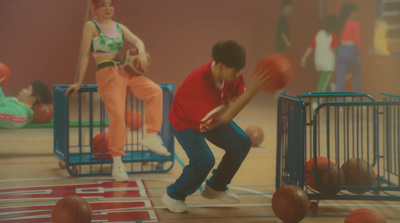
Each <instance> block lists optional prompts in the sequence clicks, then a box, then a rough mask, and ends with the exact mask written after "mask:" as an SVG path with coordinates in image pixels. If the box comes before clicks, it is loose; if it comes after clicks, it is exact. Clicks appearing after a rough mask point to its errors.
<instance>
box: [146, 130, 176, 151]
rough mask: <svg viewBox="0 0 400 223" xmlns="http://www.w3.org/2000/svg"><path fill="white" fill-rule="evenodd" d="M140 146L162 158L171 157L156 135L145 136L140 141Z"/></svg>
mask: <svg viewBox="0 0 400 223" xmlns="http://www.w3.org/2000/svg"><path fill="white" fill-rule="evenodd" d="M142 145H143V146H145V147H147V148H148V149H150V150H151V151H153V152H155V153H157V154H160V155H163V156H169V155H171V153H170V152H168V150H167V148H165V147H164V143H163V141H162V139H161V137H160V136H159V135H157V134H148V135H146V136H145V137H144V138H143V140H142Z"/></svg>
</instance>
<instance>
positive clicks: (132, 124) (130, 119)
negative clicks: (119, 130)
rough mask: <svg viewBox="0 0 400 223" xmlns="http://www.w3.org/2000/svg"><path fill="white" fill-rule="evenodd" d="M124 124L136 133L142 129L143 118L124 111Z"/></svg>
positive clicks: (135, 113) (134, 113)
mask: <svg viewBox="0 0 400 223" xmlns="http://www.w3.org/2000/svg"><path fill="white" fill-rule="evenodd" d="M125 122H126V125H127V126H128V127H129V128H130V129H131V130H133V131H137V130H139V129H141V128H142V127H143V116H142V114H140V113H137V112H130V111H129V110H128V109H125Z"/></svg>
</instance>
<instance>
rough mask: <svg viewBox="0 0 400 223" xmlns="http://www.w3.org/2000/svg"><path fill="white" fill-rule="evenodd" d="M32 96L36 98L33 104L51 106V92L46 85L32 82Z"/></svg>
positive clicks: (37, 81)
mask: <svg viewBox="0 0 400 223" xmlns="http://www.w3.org/2000/svg"><path fill="white" fill-rule="evenodd" d="M32 95H33V96H35V97H36V99H37V100H36V102H35V103H34V104H39V103H43V104H51V102H52V98H51V92H50V89H49V87H48V86H47V84H46V83H44V82H42V81H39V80H36V81H33V82H32Z"/></svg>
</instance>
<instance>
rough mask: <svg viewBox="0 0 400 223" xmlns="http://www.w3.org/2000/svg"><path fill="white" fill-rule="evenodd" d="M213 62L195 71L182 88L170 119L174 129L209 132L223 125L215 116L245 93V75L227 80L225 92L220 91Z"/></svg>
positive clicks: (175, 99)
mask: <svg viewBox="0 0 400 223" xmlns="http://www.w3.org/2000/svg"><path fill="white" fill-rule="evenodd" d="M212 63H213V61H211V62H209V63H207V64H205V65H203V66H201V67H199V68H197V69H195V70H194V71H193V72H192V73H191V74H190V75H189V76H188V77H187V78H186V79H185V81H184V82H183V84H182V85H181V86H180V87H179V88H178V91H177V92H176V95H175V98H174V101H173V102H172V106H171V109H170V112H169V117H168V119H169V121H170V122H171V123H172V126H173V127H174V129H176V130H178V131H179V130H184V129H187V128H192V129H194V130H198V131H200V132H205V131H207V130H209V129H211V128H213V127H214V126H216V125H218V124H219V123H218V120H214V117H213V115H214V114H215V113H216V112H218V111H220V110H221V109H223V108H225V107H226V106H227V105H229V103H230V102H232V101H233V100H234V99H235V98H237V97H238V96H239V95H241V94H242V93H243V92H244V88H245V83H244V78H243V76H240V77H238V78H237V79H236V80H235V81H233V82H231V83H229V82H227V81H225V83H224V86H223V87H222V89H218V87H217V86H216V84H215V82H214V76H213V74H212V70H211V66H212Z"/></svg>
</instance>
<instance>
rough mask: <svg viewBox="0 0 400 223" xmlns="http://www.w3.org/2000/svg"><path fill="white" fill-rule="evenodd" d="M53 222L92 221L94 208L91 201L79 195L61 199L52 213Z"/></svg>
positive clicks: (84, 222) (81, 222)
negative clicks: (90, 203)
mask: <svg viewBox="0 0 400 223" xmlns="http://www.w3.org/2000/svg"><path fill="white" fill-rule="evenodd" d="M51 220H52V222H53V223H64V222H74V223H90V222H91V221H92V208H91V207H90V205H89V203H88V202H87V201H86V200H84V199H83V198H81V197H79V196H68V197H64V198H63V199H61V200H59V201H58V202H57V204H56V206H55V207H54V209H53V213H52V215H51Z"/></svg>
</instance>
